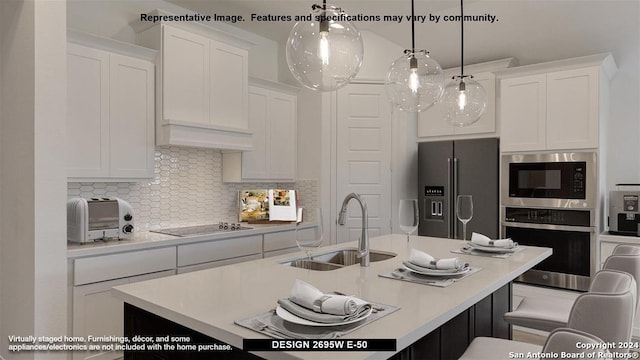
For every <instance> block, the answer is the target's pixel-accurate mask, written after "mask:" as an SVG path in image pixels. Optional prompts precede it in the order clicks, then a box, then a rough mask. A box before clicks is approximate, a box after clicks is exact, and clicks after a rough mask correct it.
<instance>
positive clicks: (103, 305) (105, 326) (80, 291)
mask: <svg viewBox="0 0 640 360" xmlns="http://www.w3.org/2000/svg"><path fill="white" fill-rule="evenodd" d="M174 274H175V270H167V271H161V272H156V273H151V274H145V275H139V276H133V277H130V278H124V279H118V280H111V281H104V282H100V283H95V284H89V285H82V286H75V287H74V288H73V335H74V336H82V337H84V338H85V340H87V343H91V342H90V341H89V340H88V339H87V336H88V335H93V336H105V335H113V336H123V329H124V311H123V302H122V300H120V299H118V298H116V297H115V296H113V295H111V288H112V287H114V286H119V285H124V284H130V283H135V282H138V281H145V280H151V279H157V278H161V277H165V276H171V275H174ZM98 345H100V344H98ZM121 358H122V352H119V351H108V352H104V351H87V352H74V353H73V359H74V360H77V359H92V360H94V359H121Z"/></svg>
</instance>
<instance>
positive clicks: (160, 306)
mask: <svg viewBox="0 0 640 360" xmlns="http://www.w3.org/2000/svg"><path fill="white" fill-rule="evenodd" d="M463 245H464V242H462V241H459V240H451V239H440V238H432V237H412V239H411V243H410V244H409V245H408V244H407V241H406V237H405V236H402V235H385V236H380V237H376V238H372V239H371V249H373V250H382V251H387V252H393V253H396V254H397V256H396V257H394V258H391V259H388V260H384V261H379V262H372V263H371V266H370V267H361V266H359V265H353V266H348V267H344V268H341V269H337V270H331V271H313V270H305V269H300V268H295V267H290V266H286V265H283V264H281V263H282V262H286V261H287V260H291V259H294V258H298V257H302V256H304V255H303V253H301V252H300V253H297V254H287V255H282V256H279V257H273V258H268V259H262V260H255V261H249V262H245V263H240V264H234V265H230V266H224V267H220V268H214V269H209V270H203V271H198V272H193V273H187V274H182V275H177V276H171V277H166V278H161V279H155V280H150V281H145V282H140V283H136V284H130V285H123V286H118V287H115V288H114V289H113V290H112V291H113V293H114V295H115V296H116V297H118V298H120V299H122V300H123V301H124V302H125V303H126V304H125V305H126V306H127V309H128V310H127V311H128V312H129V314H131V313H132V311H133V312H134V313H136V312H141V313H147V312H148V313H150V314H153V316H156V317H157V318H158V319H163V320H167V323H172V324H173V323H174V324H177V325H178V326H179V327H184V328H186V329H190V330H192V331H193V332H194V334H197V333H199V334H202V335H204V336H205V337H208V338H212V339H216V340H217V341H220V342H224V343H227V344H229V345H231V346H233V347H235V348H237V349H242V348H243V339H260V338H266V336H265V335H262V334H260V333H257V332H255V331H252V330H249V329H247V328H244V327H241V326H239V325H236V324H234V321H236V320H241V319H246V318H249V317H252V316H254V315H257V314H260V313H263V312H265V311H268V310H270V309H273V308H274V307H275V305H276V302H277V300H278V299H281V298H285V297H288V296H289V294H290V291H291V287H292V285H293V283H294V281H295V280H296V279H301V280H303V281H306V282H308V283H310V284H312V285H314V286H315V287H317V288H319V289H321V290H323V291H325V292H330V291H339V292H342V293H346V294H353V295H355V296H358V297H360V298H362V299H365V300H368V301H372V302H377V303H382V304H388V305H393V306H398V307H400V309H399V310H398V311H396V312H394V313H392V314H389V315H387V316H384V317H382V318H380V319H379V320H377V321H374V322H371V323H370V324H367V325H366V326H364V327H362V328H360V329H358V330H355V331H354V332H351V333H349V334H347V335H344V336H343V337H342V338H344V339H350V338H352V339H395V340H396V341H397V351H396V352H401V357H402V358H404V357H409V358H412V357H413V358H421V357H422V358H424V357H423V355H418V354H425V353H428V352H429V351H430V349H432V348H439V347H442V348H446V347H448V343H449V342H451V344H453V345H452V347H457V349H453V350H455V351H456V352H461V351H464V347H466V344H468V343H469V342H470V340H471V338H473V337H474V336H481V335H493V333H492V332H494V331H496V330H495V329H493V328H494V326H493V323H495V322H497V321H501V317H502V314H501V313H497V312H495V311H494V312H492V309H503V310H504V311H506V310H508V307H509V306H510V298H511V291H510V290H511V286H510V283H511V281H512V280H514V279H515V278H516V277H518V276H519V275H520V274H522V273H523V272H525V271H527V270H528V269H530V268H532V267H533V266H535V265H536V264H538V263H539V262H541V261H542V260H544V259H545V258H546V257H548V256H550V255H551V249H548V248H537V247H526V248H524V249H523V250H522V251H519V252H517V253H515V254H513V255H512V256H511V257H509V258H506V259H499V258H492V257H481V256H471V255H461V254H452V253H451V251H452V250H455V249H459V248H460V247H462V246H463ZM355 246H356V244H355V243H344V244H339V245H332V246H327V247H323V248H321V249H318V250H317V251H316V252H317V253H324V252H329V251H332V250H336V249H342V248H345V247H355ZM410 247H414V248H416V249H419V250H422V251H425V252H428V253H429V254H431V255H432V256H434V257H436V258H448V257H453V256H458V257H460V258H461V259H463V260H464V261H467V262H469V263H470V265H471V266H473V267H479V268H481V269H482V270H480V271H479V272H477V273H474V274H472V275H470V276H467V277H465V278H464V279H461V280H460V281H458V282H456V283H454V284H452V285H451V286H448V287H444V288H441V287H435V286H429V285H421V284H415V283H409V282H405V281H399V280H393V279H388V278H382V277H379V276H378V274H381V273H386V272H390V271H392V270H394V269H395V268H398V267H400V266H401V264H402V261H403V260H406V259H408V257H409V256H408V254H409V250H410ZM487 299H488V300H487ZM483 303H486V304H484V305H482V304H483ZM480 305H481V307H479V306H480ZM498 305H499V306H498ZM487 310H488V311H487ZM501 311H502V310H501ZM126 317H127V313H125V322H126V321H127V319H126ZM483 319H484V320H483ZM141 321H142V322H144V321H146V320H141ZM139 322H140V321H139ZM452 322H453V323H461V324H462V325H460V324H458V325H456V324H453V325H452V326H451V329H453V333H451V332H449V333H447V334H445V333H443V332H446V331H447V330H446V329H445V328H446V327H447V326H449V325H450V324H452ZM483 323H488V324H489V333H488V334H487V333H485V332H483V331H482V328H483ZM129 324H130V325H129V326H130V328H129V329H127V325H125V335H127V334H128V335H138V333H136V331H137V329H136V328H135V322H134V324H132V322H131V321H129ZM460 329H465V331H464V333H460ZM467 329H469V330H467ZM475 329H477V331H476V330H475ZM498 331H501V330H498ZM158 332H160V331H158ZM156 334H157V333H156ZM182 335H184V333H182ZM498 335H499V336H502V337H509V336H510V331H508V332H507V333H506V336H505V334H498ZM461 347H462V348H461ZM133 354H135V352H134V353H133ZM256 354H257V355H259V356H260V357H264V358H267V359H287V358H289V359H327V358H336V355H337V353H335V352H334V353H329V352H259V353H256ZM210 355H211V354H210ZM394 355H395V353H394V352H371V351H369V352H340V353H339V358H340V359H385V358H389V357H392V356H394ZM212 356H216V354H215V353H213V354H212ZM440 357H443V358H445V357H446V356H440Z"/></svg>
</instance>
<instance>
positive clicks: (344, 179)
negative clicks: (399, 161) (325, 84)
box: [336, 84, 392, 243]
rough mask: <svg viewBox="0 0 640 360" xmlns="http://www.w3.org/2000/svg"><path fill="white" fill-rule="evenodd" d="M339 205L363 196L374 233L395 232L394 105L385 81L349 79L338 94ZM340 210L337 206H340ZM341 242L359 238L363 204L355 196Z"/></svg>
mask: <svg viewBox="0 0 640 360" xmlns="http://www.w3.org/2000/svg"><path fill="white" fill-rule="evenodd" d="M336 110H337V116H336V120H337V127H336V133H337V134H336V136H337V137H336V149H337V154H336V155H337V159H336V160H337V166H336V184H337V186H336V190H337V191H336V204H337V205H338V208H339V207H340V206H341V205H342V200H343V199H344V197H345V196H346V195H347V194H349V193H352V192H354V193H357V194H360V195H361V196H362V198H363V199H364V201H365V203H366V204H367V209H368V213H369V236H371V237H373V236H378V235H383V234H389V233H391V136H392V134H391V133H392V131H391V129H392V126H391V118H392V116H391V107H390V105H389V101H388V100H387V98H386V95H385V92H384V86H383V85H377V84H350V85H347V86H346V87H344V88H342V89H340V90H338V93H337V108H336ZM337 210H338V209H336V211H337ZM347 215H348V216H347V221H346V223H345V225H344V226H337V242H338V243H341V242H345V241H351V240H358V239H359V238H360V234H361V233H360V229H361V220H362V216H361V211H360V206H359V205H358V203H357V202H356V201H355V200H351V202H350V203H349V207H348V211H347Z"/></svg>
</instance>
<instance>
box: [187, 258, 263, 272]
mask: <svg viewBox="0 0 640 360" xmlns="http://www.w3.org/2000/svg"><path fill="white" fill-rule="evenodd" d="M258 259H262V255H260V254H255V255H248V256H241V257H237V258H233V259H226V260H220V261H212V262H208V263H203V264H198V265H189V266H184V267H181V268H178V274H184V273H188V272H193V271H200V270H206V269H212V268H215V267H220V266H224V265H231V264H237V263H240V262H245V261H251V260H258Z"/></svg>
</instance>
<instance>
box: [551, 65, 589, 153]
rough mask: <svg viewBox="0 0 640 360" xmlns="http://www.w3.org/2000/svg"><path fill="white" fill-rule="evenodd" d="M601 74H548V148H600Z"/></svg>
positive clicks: (576, 71)
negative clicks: (599, 79)
mask: <svg viewBox="0 0 640 360" xmlns="http://www.w3.org/2000/svg"><path fill="white" fill-rule="evenodd" d="M598 71H599V70H598V68H597V67H593V68H585V69H574V70H566V71H557V72H552V73H548V74H547V149H581V148H597V147H598V111H599V110H598V107H599V106H598V99H599V96H598Z"/></svg>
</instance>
